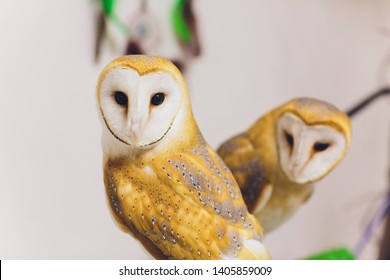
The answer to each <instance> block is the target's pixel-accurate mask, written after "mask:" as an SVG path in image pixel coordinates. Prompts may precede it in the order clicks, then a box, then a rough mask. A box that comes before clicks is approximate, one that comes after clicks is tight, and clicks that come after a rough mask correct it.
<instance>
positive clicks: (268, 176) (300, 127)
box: [218, 98, 351, 233]
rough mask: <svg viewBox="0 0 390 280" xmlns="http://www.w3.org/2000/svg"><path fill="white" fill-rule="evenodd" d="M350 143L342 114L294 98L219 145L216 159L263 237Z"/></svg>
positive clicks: (307, 193)
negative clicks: (230, 175) (235, 185)
mask: <svg viewBox="0 0 390 280" xmlns="http://www.w3.org/2000/svg"><path fill="white" fill-rule="evenodd" d="M350 137H351V127H350V122H349V119H348V117H347V116H346V115H345V114H344V113H342V112H340V111H339V110H337V109H336V108H335V107H333V106H332V105H330V104H328V103H326V102H323V101H319V100H315V99H310V98H299V99H295V100H292V101H290V102H288V103H286V104H284V105H282V106H280V107H278V108H276V109H275V110H273V111H271V112H269V113H267V114H266V115H264V116H263V117H262V118H260V119H259V120H258V121H257V122H256V123H255V124H253V125H252V127H251V128H250V129H249V130H248V131H246V132H244V133H242V134H240V135H238V136H236V137H233V138H232V139H230V140H228V141H227V142H225V143H224V144H222V145H221V147H220V148H219V149H218V154H219V155H220V156H221V158H222V159H223V161H224V162H225V163H226V165H227V166H228V167H229V168H230V169H231V171H232V173H233V175H234V177H235V179H236V181H237V183H238V184H239V186H240V188H241V192H242V195H243V197H244V200H245V202H246V204H247V206H248V209H249V211H250V212H251V213H252V214H254V215H255V216H256V217H257V218H258V220H259V221H260V223H261V224H262V226H263V227H264V231H265V232H266V233H267V232H270V231H271V230H273V229H274V228H276V227H278V226H279V225H280V224H282V223H283V222H284V221H286V220H287V219H288V218H289V217H290V216H291V215H292V214H294V212H295V211H296V210H297V209H298V208H299V206H301V205H302V204H303V203H304V202H305V201H307V200H308V199H309V197H310V196H311V194H312V192H313V187H312V183H313V182H315V181H318V180H319V179H321V178H323V177H324V176H325V175H326V174H328V173H329V172H330V171H331V170H332V169H333V168H334V167H335V166H336V165H337V163H338V162H339V161H340V160H341V159H342V158H343V157H344V155H345V153H346V151H347V149H348V146H349V142H350Z"/></svg>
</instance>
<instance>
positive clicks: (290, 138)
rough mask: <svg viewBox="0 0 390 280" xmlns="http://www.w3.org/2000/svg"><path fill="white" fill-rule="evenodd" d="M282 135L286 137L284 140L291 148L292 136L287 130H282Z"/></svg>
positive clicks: (292, 143) (292, 144)
mask: <svg viewBox="0 0 390 280" xmlns="http://www.w3.org/2000/svg"><path fill="white" fill-rule="evenodd" d="M284 137H285V138H286V141H287V143H288V145H289V146H290V148H292V147H293V146H294V137H293V136H292V135H291V134H290V133H288V132H287V131H285V132H284Z"/></svg>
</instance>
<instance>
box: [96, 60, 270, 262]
mask: <svg viewBox="0 0 390 280" xmlns="http://www.w3.org/2000/svg"><path fill="white" fill-rule="evenodd" d="M116 69H125V71H127V69H134V70H135V71H136V72H137V73H138V74H139V75H140V78H139V79H140V81H141V79H146V80H145V81H146V83H147V84H141V83H143V82H140V86H139V88H140V92H141V88H144V87H148V86H149V85H148V84H149V83H152V84H153V83H156V90H158V91H161V90H165V94H166V98H165V100H166V103H167V104H166V105H165V103H163V104H164V105H156V106H151V107H150V108H149V109H147V110H146V111H145V112H149V113H147V114H150V116H148V117H147V119H148V121H149V119H152V121H153V114H154V113H155V112H154V110H168V111H172V112H176V107H175V106H173V105H172V106H171V104H170V103H169V102H173V101H172V100H174V99H175V98H176V97H174V96H172V95H170V94H171V92H170V91H172V92H173V91H175V90H176V85H177V88H178V89H180V98H181V99H180V104H179V105H178V106H179V108H178V110H177V112H176V113H174V114H173V113H172V112H171V113H172V115H173V117H172V120H170V121H169V122H167V128H166V129H162V130H161V133H160V134H161V135H160V134H159V135H154V134H153V133H154V131H155V130H156V129H157V127H158V126H159V125H160V123H159V121H157V123H151V124H149V123H148V121H147V122H146V123H145V124H144V126H145V129H144V128H140V130H139V131H140V132H139V131H137V133H134V135H137V137H139V139H138V138H137V137H136V136H134V135H133V134H132V132H131V133H130V132H127V131H121V130H119V129H118V128H117V127H119V126H118V125H117V124H116V123H115V122H121V121H122V117H120V118H117V119H116V118H114V117H115V116H111V115H110V114H113V113H112V112H115V114H121V113H120V112H121V111H118V110H117V109H118V108H116V107H115V106H116V105H115V104H114V103H113V104H111V103H109V100H110V98H111V96H112V93H110V91H113V92H114V93H115V92H117V91H118V90H120V91H121V92H124V93H126V94H127V95H128V96H129V100H128V105H127V106H128V107H126V108H125V109H126V112H125V110H124V109H123V112H125V113H124V115H123V119H124V120H125V121H127V118H131V121H129V122H128V123H130V124H133V123H135V121H134V122H133V121H132V120H133V119H137V118H140V117H141V116H132V115H131V114H132V113H131V112H128V110H129V109H131V108H132V107H131V105H130V104H131V102H136V103H137V102H138V103H137V104H146V103H143V101H142V100H143V97H142V96H141V95H143V94H140V93H138V92H137V94H135V95H132V94H133V93H128V92H127V91H126V87H125V86H124V85H121V86H118V85H117V84H118V83H119V84H127V81H126V77H125V76H123V77H122V78H120V79H119V80H118V79H117V78H116V77H115V75H116V74H115V73H116V72H114V73H112V72H113V71H117V70H116ZM119 71H122V70H119ZM129 71H130V70H129ZM131 71H132V70H131ZM131 71H130V72H129V73H130V74H131V73H133V72H131ZM118 73H122V72H118ZM156 73H157V75H158V79H157V80H156V81H154V82H153V80H152V78H151V77H153V75H155V74H156ZM110 75H111V76H114V80H113V81H114V82H112V83H111V82H110V81H109V82H105V80H106V79H112V78H111V76H110ZM120 75H122V74H120ZM131 75H133V74H131ZM148 75H150V77H149V76H148ZM164 75H168V76H164ZM107 77H108V78H107ZM137 77H138V76H137ZM165 77H166V78H167V79H168V77H173V80H174V81H175V84H174V85H173V86H172V87H171V88H170V87H169V86H166V88H164V86H161V85H160V84H161V83H164V79H165ZM149 78H150V80H147V79H149ZM134 82H135V83H137V82H138V78H134ZM104 83H106V84H110V83H111V84H113V85H114V87H113V88H111V87H112V86H105V85H104ZM153 87H154V86H153ZM153 87H152V88H153ZM106 88H109V92H108V95H106V94H105V92H104V91H106ZM153 92H154V91H153ZM97 95H98V103H99V106H100V109H101V112H102V115H103V118H104V121H105V123H106V125H107V129H105V132H104V136H103V151H104V183H105V186H106V192H107V197H108V200H109V203H110V206H111V209H112V212H113V214H114V217H115V219H116V221H117V222H118V223H119V224H120V225H121V227H122V228H123V229H126V230H128V231H130V232H131V233H132V235H133V236H134V237H136V238H138V239H139V240H140V241H141V242H142V244H143V245H144V247H145V248H146V249H148V250H149V252H150V253H152V254H153V255H154V256H155V257H157V258H163V257H167V258H172V259H229V258H233V259H262V258H269V256H268V253H267V251H266V250H265V248H264V247H263V245H262V228H261V226H260V224H259V223H258V221H257V220H256V218H255V217H254V216H252V215H251V214H249V213H248V211H247V208H246V205H245V203H244V201H243V199H242V196H241V193H240V190H239V187H238V185H237V183H236V181H235V180H234V178H233V176H232V174H231V173H230V171H229V169H228V168H227V167H226V166H225V165H224V163H223V162H222V160H221V159H220V158H219V156H218V155H217V154H216V153H215V152H214V151H213V150H212V149H211V148H210V147H209V146H208V145H207V144H206V143H205V141H204V139H203V137H202V135H201V134H200V132H199V129H198V126H197V125H196V122H195V120H194V118H193V115H192V111H191V106H190V101H189V95H188V93H187V89H186V86H185V83H184V80H183V78H182V77H181V74H180V72H179V71H178V70H177V69H176V67H175V66H174V65H173V64H171V63H170V62H169V61H167V60H165V59H162V58H157V57H149V56H126V57H123V58H119V59H117V60H115V61H114V62H112V63H110V64H109V65H108V66H107V67H106V68H105V69H104V70H103V72H102V74H101V76H100V79H99V83H98V87H97ZM107 96H108V97H107ZM148 96H149V95H148ZM131 97H133V100H132V99H131ZM148 98H149V97H147V98H146V99H147V100H148ZM100 99H102V100H103V101H100ZM141 99H142V100H141ZM104 100H106V101H104ZM107 100H108V101H107ZM175 100H176V99H175ZM119 101H121V100H119ZM175 102H176V101H175ZM107 103H109V105H107ZM120 103H123V102H122V101H121V102H120ZM101 104H103V105H101ZM104 104H106V105H104ZM122 106H123V104H122ZM139 106H141V105H139ZM163 106H166V107H165V108H164V107H163ZM111 107H114V108H115V109H111ZM138 109H139V108H138ZM138 109H137V110H138ZM163 113H164V111H163ZM167 113H168V114H171V113H169V112H167ZM156 114H157V113H156ZM106 115H107V117H106ZM161 116H164V114H162V115H161ZM112 119H114V120H115V122H114V124H113V125H112V122H113V121H112ZM140 122H141V123H142V121H140ZM153 122H155V121H153ZM123 127H126V126H125V125H124V126H123ZM148 127H152V128H151V129H152V130H153V131H145V130H149V128H148ZM129 131H132V128H131V127H130V128H129ZM144 135H147V137H146V136H144ZM149 135H152V136H153V137H149ZM145 137H146V138H147V139H149V138H150V139H149V140H148V141H144V139H143V138H145ZM133 138H134V139H136V140H134V139H133ZM152 139H153V140H152ZM154 139H157V140H154ZM137 143H141V144H137Z"/></svg>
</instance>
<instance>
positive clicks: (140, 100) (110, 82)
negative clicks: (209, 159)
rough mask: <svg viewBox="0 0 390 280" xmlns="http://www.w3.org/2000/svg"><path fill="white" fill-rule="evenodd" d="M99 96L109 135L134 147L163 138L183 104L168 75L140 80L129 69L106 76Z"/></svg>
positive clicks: (155, 74)
mask: <svg viewBox="0 0 390 280" xmlns="http://www.w3.org/2000/svg"><path fill="white" fill-rule="evenodd" d="M98 95H99V98H100V108H101V111H102V114H103V118H104V121H105V123H106V125H107V127H108V129H109V130H110V132H111V133H112V134H113V135H114V136H115V137H116V138H117V139H119V140H120V141H122V142H124V143H125V144H128V145H130V146H134V147H147V146H150V145H152V144H154V143H157V142H158V141H160V140H161V139H162V138H164V136H165V135H166V134H167V133H168V131H169V129H170V128H171V126H172V123H173V121H174V120H175V117H176V115H177V113H178V111H179V108H180V105H181V102H182V93H181V90H180V87H179V85H178V84H177V82H176V81H175V80H174V79H173V78H172V77H171V76H170V75H169V74H167V73H164V72H154V73H150V74H146V75H142V76H140V75H139V74H138V72H137V71H135V70H133V69H131V68H117V69H114V70H112V71H111V72H110V73H108V74H107V75H106V77H105V78H104V80H103V81H102V83H101V87H100V89H99V92H98Z"/></svg>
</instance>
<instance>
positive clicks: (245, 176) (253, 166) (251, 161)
mask: <svg viewBox="0 0 390 280" xmlns="http://www.w3.org/2000/svg"><path fill="white" fill-rule="evenodd" d="M218 154H219V155H220V156H221V158H222V159H223V161H224V162H225V163H226V165H227V166H228V167H229V168H230V170H231V172H232V173H233V176H234V178H235V179H236V180H237V183H238V185H239V186H240V189H241V192H242V196H243V198H244V201H245V203H246V205H247V207H248V209H249V211H250V212H252V213H253V212H258V211H261V210H262V209H263V208H264V206H265V205H266V204H267V201H268V200H269V198H270V197H271V194H272V191H273V186H272V184H271V183H270V180H269V178H268V176H267V174H266V172H265V170H264V167H263V163H262V162H260V159H259V156H258V155H257V153H256V151H255V148H254V146H253V144H252V143H251V140H250V139H249V137H248V136H247V134H246V133H243V134H240V135H238V136H236V137H233V138H232V139H230V140H228V141H227V142H225V143H223V144H222V145H221V146H220V147H219V149H218Z"/></svg>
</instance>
